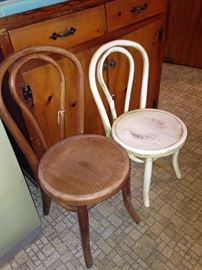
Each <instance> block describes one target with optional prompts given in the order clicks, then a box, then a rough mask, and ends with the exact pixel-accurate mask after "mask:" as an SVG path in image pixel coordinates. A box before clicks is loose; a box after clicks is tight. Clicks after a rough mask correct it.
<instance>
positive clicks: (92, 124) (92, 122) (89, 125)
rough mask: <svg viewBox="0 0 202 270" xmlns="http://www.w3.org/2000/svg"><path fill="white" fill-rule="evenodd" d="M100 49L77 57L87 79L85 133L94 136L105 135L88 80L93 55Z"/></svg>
mask: <svg viewBox="0 0 202 270" xmlns="http://www.w3.org/2000/svg"><path fill="white" fill-rule="evenodd" d="M98 48H99V46H97V47H93V48H90V49H88V50H85V51H84V52H81V53H78V54H77V57H78V58H79V60H80V62H81V64H82V67H83V70H84V78H85V133H89V134H90V133H94V134H104V128H103V124H102V121H101V118H100V115H99V112H98V109H97V106H96V104H95V101H94V99H93V95H92V93H91V90H90V86H89V80H88V70H89V65H90V60H91V57H92V55H93V53H94V52H95V51H96V50H97V49H98ZM104 77H105V79H106V78H107V74H106V71H105V75H104ZM99 90H100V95H101V97H102V100H103V101H104V104H105V106H106V109H107V110H108V108H107V102H106V99H105V96H104V94H103V92H102V90H101V89H99Z"/></svg>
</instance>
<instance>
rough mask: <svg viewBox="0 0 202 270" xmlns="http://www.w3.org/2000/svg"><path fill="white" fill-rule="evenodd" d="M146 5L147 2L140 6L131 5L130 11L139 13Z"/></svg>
mask: <svg viewBox="0 0 202 270" xmlns="http://www.w3.org/2000/svg"><path fill="white" fill-rule="evenodd" d="M147 7H148V4H147V3H145V4H143V5H141V6H136V7H133V8H132V9H131V12H132V13H133V14H139V13H141V12H142V11H144V10H145V9H146V8H147Z"/></svg>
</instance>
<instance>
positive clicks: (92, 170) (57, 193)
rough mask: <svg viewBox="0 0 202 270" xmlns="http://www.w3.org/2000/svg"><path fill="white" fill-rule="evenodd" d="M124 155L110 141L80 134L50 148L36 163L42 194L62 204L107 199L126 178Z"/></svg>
mask: <svg viewBox="0 0 202 270" xmlns="http://www.w3.org/2000/svg"><path fill="white" fill-rule="evenodd" d="M129 171H130V162H129V159H128V155H127V152H126V151H125V150H124V149H123V148H122V147H121V146H120V145H119V144H118V143H116V142H114V141H113V140H112V139H110V138H106V137H104V136H99V135H80V136H74V137H70V138H67V139H65V140H63V141H61V142H59V143H57V144H56V145H54V146H53V147H51V148H50V149H49V150H48V151H47V152H46V153H45V154H44V156H43V157H42V159H41V161H40V164H39V171H38V176H39V181H40V184H41V186H42V188H43V189H44V191H45V192H46V193H48V194H49V195H50V196H51V197H53V198H55V199H56V200H58V201H60V202H61V203H62V204H63V205H64V204H67V205H72V206H80V205H91V204H95V203H98V202H100V201H103V200H104V199H107V198H109V197H111V196H112V195H113V194H115V193H116V192H117V191H119V190H120V189H121V188H122V186H123V184H124V183H125V181H126V180H127V179H128V177H129Z"/></svg>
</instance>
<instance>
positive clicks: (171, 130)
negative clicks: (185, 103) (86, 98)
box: [89, 40, 187, 207]
mask: <svg viewBox="0 0 202 270" xmlns="http://www.w3.org/2000/svg"><path fill="white" fill-rule="evenodd" d="M128 49H130V50H131V49H133V50H134V49H135V50H136V51H138V52H139V53H140V55H141V57H142V61H143V71H142V74H143V75H142V85H141V93H140V104H139V109H136V110H132V111H129V105H130V98H131V92H132V88H133V81H134V74H135V59H134V57H133V55H132V54H131V52H130V51H129V50H128ZM112 53H120V54H122V55H123V56H125V57H126V59H127V60H128V65H129V74H128V84H127V89H126V95H125V104H124V108H123V113H122V114H120V115H117V111H116V108H115V102H114V99H113V96H112V95H110V91H109V89H108V87H107V83H106V82H105V80H104V76H103V73H104V72H103V70H104V64H105V61H106V59H107V57H108V56H109V55H110V54H112ZM119 68H120V69H121V67H119ZM122 72H123V73H124V72H125V70H122ZM120 73H121V71H119V74H120ZM148 77H149V59H148V55H147V53H146V51H145V49H144V48H143V47H142V46H141V45H140V44H138V43H136V42H134V41H129V40H115V41H111V42H108V43H106V44H104V45H103V46H101V47H100V48H99V49H98V50H97V51H96V52H95V53H94V55H93V57H92V59H91V63H90V68H89V80H90V87H91V91H92V94H93V97H94V100H95V102H96V105H97V108H98V110H99V113H100V116H101V119H102V122H103V125H104V129H105V133H106V136H107V137H111V136H112V137H113V139H114V140H115V141H117V142H118V143H119V144H121V145H122V146H123V147H124V148H125V149H126V150H127V151H128V154H129V157H130V159H131V160H133V161H136V162H140V163H143V162H144V164H145V165H144V179H143V200H144V205H145V206H146V207H149V190H150V183H151V177H152V166H153V161H155V160H156V159H158V158H160V157H165V156H169V155H172V164H173V168H174V170H175V173H176V176H177V178H181V172H180V169H179V166H178V155H179V150H180V149H181V147H182V146H183V144H184V143H185V140H186V137H187V129H186V126H185V124H184V123H183V122H182V121H181V120H180V119H179V118H178V117H177V116H175V115H173V114H171V113H169V112H166V111H163V110H158V109H147V108H146V102H147V90H148ZM98 85H99V86H101V89H102V90H103V92H104V94H105V96H106V100H107V102H108V104H109V108H110V110H109V111H110V114H111V115H109V113H107V110H106V108H105V106H104V103H103V100H102V99H101V97H100V94H99V90H98ZM110 90H111V89H110ZM111 91H112V90H111ZM110 119H112V120H111V121H110Z"/></svg>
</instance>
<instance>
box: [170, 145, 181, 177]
mask: <svg viewBox="0 0 202 270" xmlns="http://www.w3.org/2000/svg"><path fill="white" fill-rule="evenodd" d="M179 151H180V150H178V151H176V152H175V153H174V154H173V157H172V163H173V168H174V171H175V174H176V176H177V178H178V179H180V178H181V177H182V174H181V172H180V168H179V163H178V156H179Z"/></svg>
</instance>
